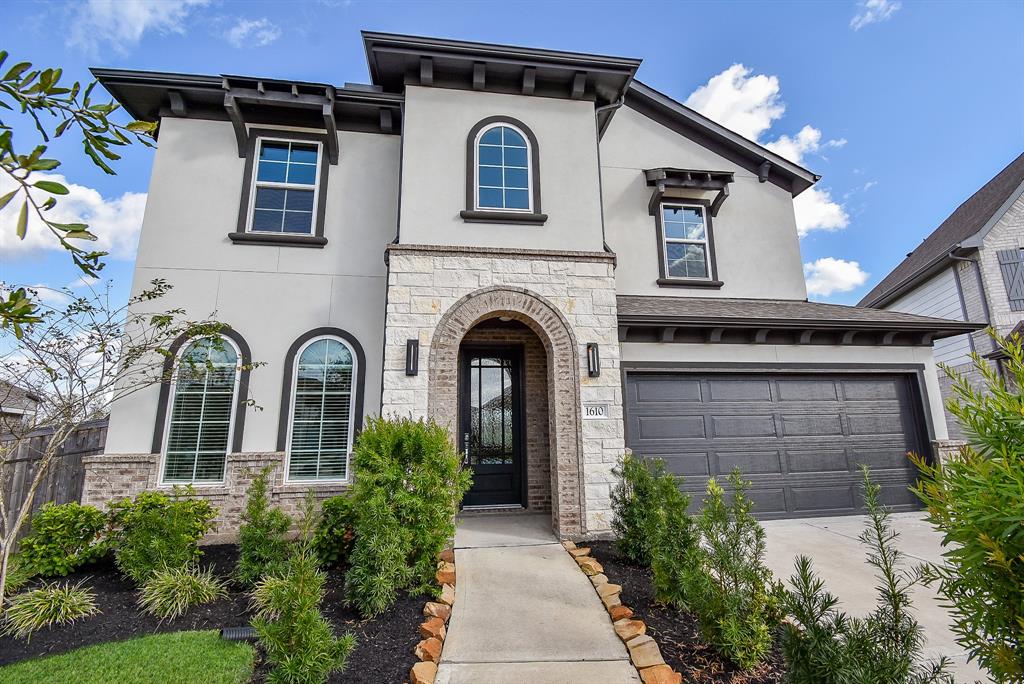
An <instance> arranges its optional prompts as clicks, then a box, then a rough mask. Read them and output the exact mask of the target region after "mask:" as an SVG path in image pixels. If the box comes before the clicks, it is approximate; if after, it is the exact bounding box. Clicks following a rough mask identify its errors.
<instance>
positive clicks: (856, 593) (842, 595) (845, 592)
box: [762, 513, 990, 682]
mask: <svg viewBox="0 0 1024 684" xmlns="http://www.w3.org/2000/svg"><path fill="white" fill-rule="evenodd" d="M866 520H867V518H866V517H865V516H843V517H836V518H805V519H802V520H767V521H764V522H763V523H762V524H763V525H764V528H765V531H766V532H767V533H768V554H767V555H768V566H769V567H770V568H771V569H772V572H774V573H775V576H776V577H779V578H780V579H782V580H783V581H784V582H786V583H787V586H788V580H789V577H790V575H792V574H793V562H794V558H795V557H796V556H798V555H801V554H802V555H805V556H810V557H811V559H812V560H813V561H814V569H815V570H816V571H817V573H818V575H819V576H821V577H822V578H823V579H824V580H825V582H826V585H827V588H828V590H829V591H830V592H831V593H833V594H835V595H836V596H837V597H838V598H839V600H840V602H841V603H840V608H841V609H842V610H844V611H846V612H847V613H848V614H850V615H865V614H867V613H869V612H870V611H871V610H872V609H873V608H874V605H875V599H876V596H877V593H876V591H875V584H876V581H875V576H874V572H873V571H874V568H872V567H871V566H870V565H868V564H867V561H866V557H867V547H866V546H864V545H863V544H861V543H860V540H859V539H858V537H859V536H860V533H861V532H862V531H863V530H864V525H865V522H866ZM891 520H892V524H893V527H894V529H895V530H896V531H898V532H899V533H900V538H899V540H898V542H897V543H898V545H899V548H900V550H901V551H903V552H904V553H905V554H906V561H907V562H908V563H911V564H916V563H920V562H922V561H927V562H939V561H940V560H941V559H942V547H941V540H942V537H941V535H939V534H938V533H937V532H936V531H935V530H934V529H932V527H931V525H929V524H928V523H927V522H925V520H924V513H896V514H893V516H892V518H891ZM912 598H913V602H914V608H915V609H916V611H917V617H918V620H919V621H920V623H921V626H922V627H923V628H924V633H925V654H926V656H927V657H930V658H937V657H939V656H942V655H945V656H947V657H949V658H950V659H951V660H952V661H953V668H952V669H953V673H954V675H955V677H956V681H957V682H975V681H981V682H988V681H990V680H989V679H988V678H987V676H986V675H985V674H984V673H983V672H982V670H981V669H979V668H978V667H977V666H976V665H975V664H974V663H968V662H967V656H966V654H965V653H964V651H963V649H961V648H960V647H959V646H958V645H957V643H956V640H955V639H954V637H953V633H952V632H951V631H950V630H949V623H950V620H949V615H948V614H947V612H946V610H945V609H944V608H943V607H942V606H941V605H940V599H939V597H938V595H937V594H936V593H935V592H934V591H933V590H932V589H929V588H927V587H918V588H917V589H915V590H914V592H913V595H912Z"/></svg>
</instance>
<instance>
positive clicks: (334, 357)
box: [287, 335, 357, 480]
mask: <svg viewBox="0 0 1024 684" xmlns="http://www.w3.org/2000/svg"><path fill="white" fill-rule="evenodd" d="M356 364H357V356H356V354H355V353H354V352H353V350H352V348H351V347H350V346H349V345H348V343H347V342H345V341H344V340H342V339H340V338H337V337H333V336H326V335H325V336H319V337H314V338H313V339H311V340H309V341H308V342H307V343H306V344H305V346H303V347H302V348H301V351H300V352H299V353H298V354H297V355H296V358H295V368H294V371H293V374H292V378H293V386H292V394H291V396H292V404H291V407H290V422H289V430H288V447H287V451H288V479H289V480H346V479H348V455H349V452H350V451H351V449H352V432H353V429H352V428H353V415H354V405H355V402H354V401H353V394H354V392H353V387H354V383H353V378H355V377H357V375H356V374H357V369H356Z"/></svg>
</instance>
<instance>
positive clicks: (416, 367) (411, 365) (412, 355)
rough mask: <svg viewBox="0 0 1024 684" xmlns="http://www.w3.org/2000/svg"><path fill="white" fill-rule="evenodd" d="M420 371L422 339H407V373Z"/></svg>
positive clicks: (411, 373) (415, 373)
mask: <svg viewBox="0 0 1024 684" xmlns="http://www.w3.org/2000/svg"><path fill="white" fill-rule="evenodd" d="M419 372H420V341H419V340H406V341H405V374H406V375H417V374H418V373H419Z"/></svg>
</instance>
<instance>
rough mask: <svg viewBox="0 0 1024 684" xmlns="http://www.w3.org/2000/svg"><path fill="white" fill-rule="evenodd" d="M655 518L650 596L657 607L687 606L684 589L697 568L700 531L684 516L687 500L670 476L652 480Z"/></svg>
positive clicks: (663, 475) (659, 476)
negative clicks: (655, 505)
mask: <svg viewBox="0 0 1024 684" xmlns="http://www.w3.org/2000/svg"><path fill="white" fill-rule="evenodd" d="M654 492H655V500H656V501H657V507H656V509H655V510H656V511H657V518H655V520H656V521H657V522H656V526H655V533H654V535H653V538H654V541H653V544H652V548H651V571H652V574H653V580H654V596H655V598H656V599H657V600H658V601H659V602H661V603H670V604H673V605H675V606H677V607H680V608H684V607H686V606H687V598H686V588H687V587H688V586H690V585H691V584H692V582H693V581H694V580H693V578H692V577H691V576H690V575H691V574H692V573H693V572H694V571H695V570H696V569H698V568H700V557H699V555H698V554H700V552H701V549H700V531H699V530H698V528H697V525H696V523H695V522H694V520H693V518H692V517H691V516H690V515H689V514H688V513H687V512H686V511H687V508H689V506H690V497H689V496H688V495H686V494H683V493H682V492H681V491H679V484H678V483H677V481H676V478H675V477H673V476H672V475H668V474H662V475H658V476H655V479H654Z"/></svg>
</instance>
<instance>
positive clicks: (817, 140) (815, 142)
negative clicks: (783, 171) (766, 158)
mask: <svg viewBox="0 0 1024 684" xmlns="http://www.w3.org/2000/svg"><path fill="white" fill-rule="evenodd" d="M844 145H846V138H838V139H835V140H826V141H825V142H824V143H823V142H821V131H820V130H819V129H817V128H815V127H814V126H811V125H809V124H808V125H806V126H804V127H803V128H801V129H800V131H799V132H798V133H797V134H796V135H795V136H794V137H792V138H791V137H789V136H788V135H785V134H783V135H780V136H779V138H778V140H773V141H772V142H768V143H765V144H764V146H765V147H767V148H768V149H769V150H771V151H772V152H774V153H775V154H777V155H779V156H781V157H785V158H786V159H788V160H790V161H792V162H796V163H797V164H802V163H803V160H804V157H805V156H806V155H808V154H818V153H820V152H821V151H822V150H824V149H825V148H829V147H843V146H844Z"/></svg>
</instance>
